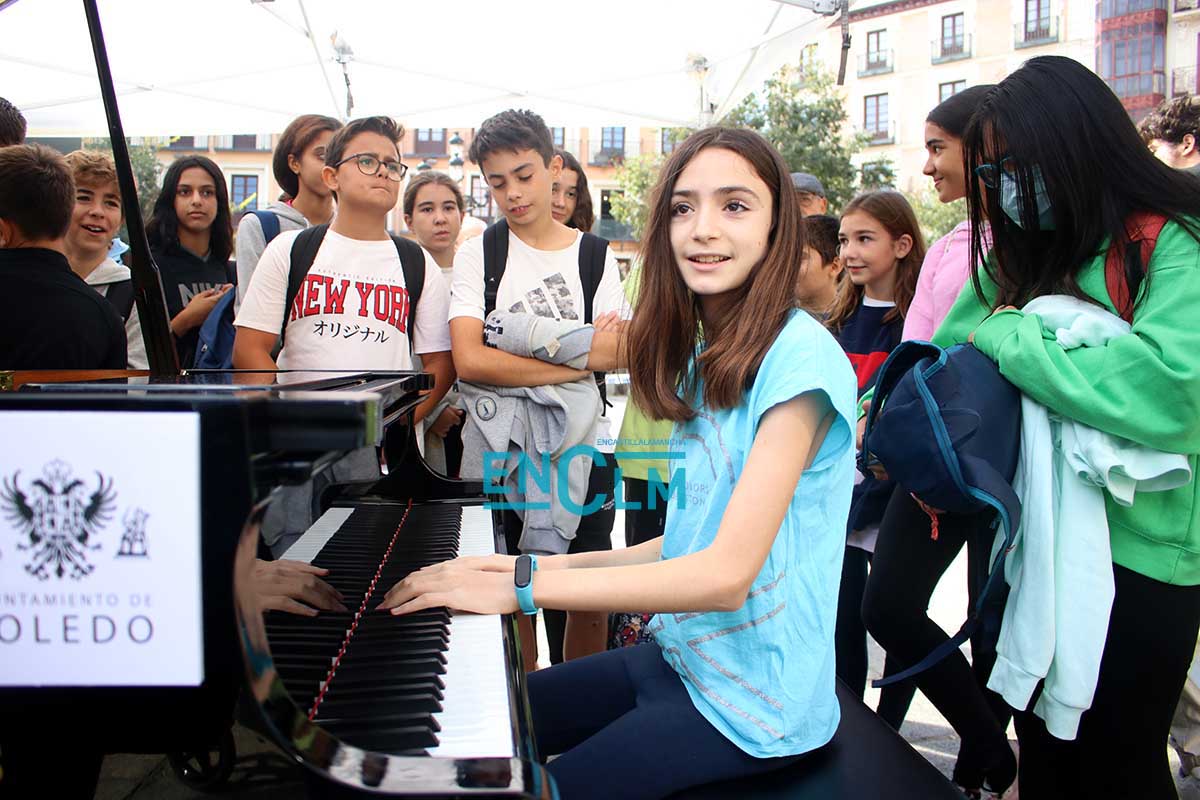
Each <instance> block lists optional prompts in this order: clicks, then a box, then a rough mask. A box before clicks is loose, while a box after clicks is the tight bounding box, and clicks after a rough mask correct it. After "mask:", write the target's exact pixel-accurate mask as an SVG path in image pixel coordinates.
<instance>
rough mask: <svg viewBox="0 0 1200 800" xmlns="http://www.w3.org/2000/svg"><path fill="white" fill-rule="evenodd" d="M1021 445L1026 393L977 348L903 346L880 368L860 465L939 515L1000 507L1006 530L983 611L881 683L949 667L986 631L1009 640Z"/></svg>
mask: <svg viewBox="0 0 1200 800" xmlns="http://www.w3.org/2000/svg"><path fill="white" fill-rule="evenodd" d="M1020 441H1021V392H1020V391H1019V390H1018V389H1017V388H1016V387H1015V386H1013V385H1012V384H1011V383H1009V382H1008V381H1007V380H1006V379H1005V378H1004V377H1003V376H1001V374H1000V370H999V368H998V367H997V366H996V364H995V362H993V361H992V360H991V359H990V358H988V357H987V356H985V355H984V354H983V353H981V352H979V351H978V350H976V349H975V347H974V346H973V345H969V344H968V345H955V346H953V347H950V348H949V349H943V348H941V347H938V346H937V345H935V344H930V343H929V342H918V341H908V342H902V343H901V344H900V345H899V346H898V347H897V348H896V349H895V350H893V351H892V353H891V355H889V356H888V358H887V360H886V361H884V362H883V366H882V367H880V368H879V372H878V373H877V375H876V378H875V396H874V398H873V399H872V402H871V407H870V409H869V410H868V412H867V426H866V431H865V432H864V433H863V449H862V452H861V453H859V467H860V469H862V470H864V472H865V471H866V469H867V466H868V459H869V456H868V454H871V455H874V456H875V457H876V458H878V459H879V462H880V463H881V464H882V465H883V467H884V468H885V469H886V470H887V472H888V475H889V476H890V477H891V478H892V479H893V480H894V481H896V483H897V484H899V485H900V486H902V487H904V490H905V491H908V492H911V493H912V495H913V497H914V498H916V500H917V501H918V502H920V503H923V504H924V506H923V507H924V508H925V509H926V511H927V512H929V513H930V517H931V519H932V535H933V537H934V538H937V517H936V515H935V514H934V513H933V512H932V511H931V509H940V510H942V511H951V512H959V513H969V512H977V511H981V510H983V509H994V510H995V512H996V522H995V524H998V525H1000V526H1001V528H1002V529H1003V533H1004V544H1003V546H1002V547H1001V548H1000V551H999V553H998V554H997V556H996V558H995V560H994V561H993V563H992V565H991V568H990V570H989V572H988V577H987V581H986V583H985V584H984V587H983V590H982V591H981V592H980V593H979V597H978V600H977V602H976V606H975V608H974V609H972V611H971V614H970V616H969V617H968V619H967V621H966V622H965V623H964V624H963V626H962V628H960V629H959V631H958V633H957V634H955V635H954V636H953V637H951V638H950V639H949V640H948V641H946V642H944V643H942V645H940V646H939V647H937V648H936V649H934V651H933V652H932V653H930V654H929V655H927V656H926V657H925V658H924V659H922V660H921V661H920V662H918V663H917V664H915V665H913V666H912V667H910V668H909V669H906V670H904V671H903V672H899V673H896V674H894V675H890V676H888V677H886V678H884V679H883V680H878V681H875V682H874V683H873V684H872V685H873V686H876V687H879V686H886V685H888V684H891V683H896V682H897V681H902V680H904V679H906V678H909V677H912V676H913V675H916V674H917V673H920V672H923V671H925V670H926V669H928V668H929V667H932V666H933V665H934V664H936V663H937V662H939V661H941V660H942V659H943V658H945V657H946V656H947V655H949V654H950V653H951V652H953V651H954V650H957V649H958V647H959V646H960V645H961V644H962V643H963V642H965V641H966V640H967V639H968V638H969V637H970V636H971V635H972V634H973V633H974V632H975V631H976V629H978V628H979V627H980V625H981V624H982V625H983V630H984V633H985V634H986V635H987V636H989V637H994V636H996V635H998V634H999V626H1000V613H998V612H999V608H998V607H997V604H996V603H995V602H993V601H994V600H995V599H996V598H997V597H998V596H1000V593H1001V591H1002V587H1003V582H1004V559H1005V556H1006V555H1007V554H1008V551H1009V550H1010V549H1011V548H1012V544H1013V537H1014V536H1015V535H1016V531H1017V527H1018V526H1019V525H1020V523H1021V501H1020V500H1019V499H1018V498H1017V495H1016V492H1014V491H1013V488H1012V480H1013V476H1014V474H1015V473H1016V469H1017V458H1018V456H1019V454H1020Z"/></svg>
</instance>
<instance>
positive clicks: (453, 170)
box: [450, 131, 466, 194]
mask: <svg viewBox="0 0 1200 800" xmlns="http://www.w3.org/2000/svg"><path fill="white" fill-rule="evenodd" d="M464 144H465V142H464V141H463V138H462V137H461V136H459V135H458V131H455V132H454V135H453V136H451V137H450V180H452V181H454V182H455V183H457V184H459V187H458V188H459V191H460V192H462V194H466V192H465V191H463V186H462V181H463V165H464V164H466V162H465V161H463V152H462V149H463V145H464Z"/></svg>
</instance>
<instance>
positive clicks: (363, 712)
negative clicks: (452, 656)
mask: <svg viewBox="0 0 1200 800" xmlns="http://www.w3.org/2000/svg"><path fill="white" fill-rule="evenodd" d="M441 699H442V698H441V697H440V696H439V695H438V694H436V693H434V692H431V691H393V692H390V693H389V694H388V695H387V697H366V698H354V697H342V696H340V694H338V693H337V691H336V690H331V691H330V693H329V694H328V695H327V696H326V697H325V699H324V700H323V701H322V702H321V715H322V717H330V718H337V717H346V718H351V719H362V718H365V717H369V716H372V715H382V714H415V713H434V712H437V711H441V710H442V703H441Z"/></svg>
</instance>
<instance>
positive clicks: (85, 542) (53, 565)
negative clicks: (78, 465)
mask: <svg viewBox="0 0 1200 800" xmlns="http://www.w3.org/2000/svg"><path fill="white" fill-rule="evenodd" d="M116 500H117V493H116V491H114V489H113V481H112V479H111V478H105V477H104V476H103V475H102V474H100V473H99V472H97V473H96V483H95V485H94V486H89V485H88V484H85V482H84V481H83V480H81V479H79V478H75V477H73V476H72V471H71V466H70V465H69V464H67V463H65V462H63V461H51V462H50V463H49V464H46V466H45V467H44V468H43V470H42V477H41V478H34V479H33V480H32V481H29V482H28V483H27V484H25V486H22V485H21V471H20V470H17V471H16V472H15V473H13V475H12V477H11V478H4V479H3V481H2V482H0V511H3V513H4V515H5V516H6V517H7V518H8V520H9V521H10V522H11V523H13V525H15V526H16V528H17V530H18V531H19V532H20V534H21V535H22V541H20V542H18V543H17V548H18V549H19V550H29V551H31V555H30V559H29V563H27V564H26V565H25V571H26V572H28V573H29V574H30V575H33V576H35V577H36V578H38V579H39V580H43V581H44V580H48V579H49V578H50V576H51V575H53V576H54V577H57V578H63V577H66V576H70V578H71V579H72V580H79V579H80V578H83V577H85V576H87V575H90V574H91V572H92V570H93V569H94V567H93V566H92V564H91V563H89V562H88V557H87V556H88V551H90V550H98V549H99V548H100V544H99V542H97V541H96V538H97V536H98V534H99V533H100V531H101V530H102V529H103V528H104V526H105V525H107V524H108V522H109V520H111V519H112V515H113V513H114V512H115V510H116Z"/></svg>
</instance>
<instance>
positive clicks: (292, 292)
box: [279, 225, 425, 352]
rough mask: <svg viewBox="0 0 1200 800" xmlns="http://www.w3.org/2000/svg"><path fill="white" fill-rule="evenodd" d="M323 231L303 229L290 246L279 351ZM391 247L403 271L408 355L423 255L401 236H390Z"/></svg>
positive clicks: (422, 274)
mask: <svg viewBox="0 0 1200 800" xmlns="http://www.w3.org/2000/svg"><path fill="white" fill-rule="evenodd" d="M327 230H329V226H328V225H314V226H312V227H311V228H305V229H304V230H303V231H301V233H300V235H299V236H297V237H296V241H294V242H293V243H292V254H291V269H290V270H289V272H288V287H287V298H286V302H285V303H284V305H283V324H282V325H280V327H279V342H280V349H282V347H283V339H284V335H285V333H286V331H287V326H288V321H289V320H288V317H289V316H290V315H291V308H292V303H294V302H295V301H296V295H298V294H299V293H300V286H301V285H302V284H303V283H304V278H305V276H307V275H308V270H309V269H310V268H311V267H312V265H313V260H314V259H315V258H316V257H317V251H318V250H320V249H321V242H323V241H324V240H325V231H327ZM392 243H393V244H395V245H396V252H397V253H398V254H399V256H400V268H401V269H402V270H403V271H404V284H405V288H406V289H407V290H408V299H409V304H408V326H407V331H408V349H409V352H412V349H413V347H414V342H413V337H414V336H415V331H414V330H413V323H414V322H415V321H416V318H417V303H419V302H420V301H421V290H422V289H423V288H425V251H424V250H422V249H421V246H420V245H419V244H417V243H416V242H411V241H409V240H408V239H405V238H404V237H403V236H395V235H393V236H392Z"/></svg>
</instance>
